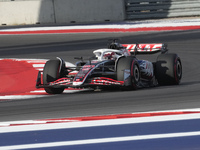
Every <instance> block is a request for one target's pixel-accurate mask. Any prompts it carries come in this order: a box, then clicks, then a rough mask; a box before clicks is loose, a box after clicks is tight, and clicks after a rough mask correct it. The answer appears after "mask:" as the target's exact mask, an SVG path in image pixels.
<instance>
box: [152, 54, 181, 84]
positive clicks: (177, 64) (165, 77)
mask: <svg viewBox="0 0 200 150" xmlns="http://www.w3.org/2000/svg"><path fill="white" fill-rule="evenodd" d="M155 74H156V78H157V81H158V83H159V85H178V84H180V81H181V78H182V64H181V59H180V58H179V57H178V55H177V54H161V55H159V56H158V58H157V62H156V72H155Z"/></svg>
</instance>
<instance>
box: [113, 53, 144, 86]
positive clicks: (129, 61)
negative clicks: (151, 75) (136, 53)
mask: <svg viewBox="0 0 200 150" xmlns="http://www.w3.org/2000/svg"><path fill="white" fill-rule="evenodd" d="M125 70H130V78H129V79H126V77H125V76H124V71H125ZM117 80H118V81H125V82H127V81H128V87H130V88H133V89H137V88H138V87H139V82H140V69H139V64H138V62H137V59H136V58H135V57H131V56H130V57H122V58H120V59H119V60H118V62H117ZM126 80H127V81H126ZM125 86H126V84H125Z"/></svg>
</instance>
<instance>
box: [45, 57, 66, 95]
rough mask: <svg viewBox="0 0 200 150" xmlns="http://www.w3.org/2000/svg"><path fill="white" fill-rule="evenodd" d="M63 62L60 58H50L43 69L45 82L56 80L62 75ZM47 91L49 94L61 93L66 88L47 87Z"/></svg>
mask: <svg viewBox="0 0 200 150" xmlns="http://www.w3.org/2000/svg"><path fill="white" fill-rule="evenodd" d="M60 67H61V62H60V61H59V60H49V61H47V62H46V64H45V66H44V70H43V83H44V85H47V84H48V83H49V82H53V81H56V80H57V79H58V78H59V77H60ZM44 89H45V91H46V92H47V93H49V94H61V93H62V92H63V91H64V88H53V87H46V88H44Z"/></svg>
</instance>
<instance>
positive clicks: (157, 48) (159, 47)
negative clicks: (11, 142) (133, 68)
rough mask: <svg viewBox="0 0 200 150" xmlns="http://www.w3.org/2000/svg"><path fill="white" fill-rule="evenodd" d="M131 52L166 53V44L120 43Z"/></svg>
mask: <svg viewBox="0 0 200 150" xmlns="http://www.w3.org/2000/svg"><path fill="white" fill-rule="evenodd" d="M122 46H124V47H126V49H127V50H128V51H129V52H130V53H131V54H154V53H158V52H161V53H166V52H167V51H168V49H167V45H166V44H163V43H156V44H122Z"/></svg>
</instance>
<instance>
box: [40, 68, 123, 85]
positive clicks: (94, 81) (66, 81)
mask: <svg viewBox="0 0 200 150" xmlns="http://www.w3.org/2000/svg"><path fill="white" fill-rule="evenodd" d="M73 80H74V78H73V77H72V78H68V77H64V78H59V79H57V80H56V81H53V82H49V83H48V84H43V81H42V72H41V71H39V72H38V77H37V82H36V88H48V87H53V88H60V87H65V88H67V87H73V88H84V87H95V86H124V85H127V84H126V81H117V80H114V79H112V78H107V77H93V78H90V79H88V80H87V81H86V82H85V83H83V84H81V85H73V82H75V81H73Z"/></svg>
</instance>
